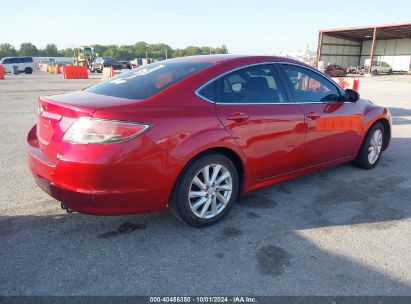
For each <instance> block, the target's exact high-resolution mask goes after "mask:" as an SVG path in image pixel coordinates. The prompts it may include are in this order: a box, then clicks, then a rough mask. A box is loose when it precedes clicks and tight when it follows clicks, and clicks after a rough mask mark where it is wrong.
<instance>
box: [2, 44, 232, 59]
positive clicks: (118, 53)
mask: <svg viewBox="0 0 411 304" xmlns="http://www.w3.org/2000/svg"><path fill="white" fill-rule="evenodd" d="M90 46H91V47H93V48H94V53H96V54H98V55H99V56H105V57H113V58H116V59H118V60H132V59H134V58H145V57H146V56H147V57H149V58H166V57H168V58H171V57H183V56H191V55H207V54H227V53H228V50H227V47H226V46H225V45H222V46H220V47H215V48H213V47H206V46H202V47H198V46H187V47H186V48H183V49H179V48H176V49H173V48H171V47H170V46H169V45H167V44H164V43H154V44H149V43H146V42H144V41H140V42H137V43H135V44H130V45H120V46H118V45H115V44H111V45H101V44H93V45H90ZM13 56H32V57H76V56H77V52H76V49H75V48H74V49H73V48H66V49H58V48H57V46H56V45H55V44H54V43H49V44H47V45H46V47H45V48H44V49H40V48H37V47H36V46H35V45H34V44H32V43H30V42H27V43H22V44H21V45H20V48H19V49H16V48H15V47H14V46H12V45H11V44H9V43H2V44H0V58H3V57H13Z"/></svg>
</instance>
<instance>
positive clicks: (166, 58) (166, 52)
mask: <svg viewBox="0 0 411 304" xmlns="http://www.w3.org/2000/svg"><path fill="white" fill-rule="evenodd" d="M167 55H168V54H167V49H166V60H167V59H168V58H167Z"/></svg>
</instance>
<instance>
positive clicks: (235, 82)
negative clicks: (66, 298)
mask: <svg viewBox="0 0 411 304" xmlns="http://www.w3.org/2000/svg"><path fill="white" fill-rule="evenodd" d="M390 137H391V117H390V114H389V111H388V109H387V108H384V107H380V106H377V105H374V104H372V103H371V102H370V101H367V100H362V99H359V94H358V93H357V92H355V91H352V90H345V91H344V90H343V89H342V88H341V87H339V85H338V84H336V83H335V82H333V81H332V80H331V79H329V78H328V77H327V76H325V75H324V74H323V73H320V72H318V71H317V70H315V69H313V68H311V67H310V66H307V65H305V64H303V63H300V62H297V61H293V60H290V59H286V58H280V57H252V56H247V57H246V56H244V57H241V56H230V55H210V56H195V57H186V58H178V59H172V60H167V61H161V62H157V63H153V64H150V65H146V66H142V67H140V68H138V69H135V70H131V71H129V72H125V73H122V74H120V75H117V76H116V77H114V78H111V79H109V80H106V81H104V82H101V83H98V84H96V85H94V86H92V87H90V88H88V89H85V90H83V91H81V92H73V93H68V94H62V95H54V96H48V97H40V101H39V106H38V118H37V122H36V124H35V126H34V127H33V128H32V129H31V130H30V132H29V134H28V139H27V142H28V154H29V166H30V169H31V171H32V172H33V175H34V177H35V180H36V181H37V184H38V185H39V186H40V187H41V188H42V189H43V190H45V191H46V192H47V193H49V194H50V195H51V196H52V197H54V198H56V199H57V200H59V201H60V202H62V206H63V207H64V208H66V209H67V210H75V211H79V212H83V213H88V214H97V215H116V214H130V213H139V212H148V211H154V210H159V209H162V208H166V207H170V209H171V210H172V211H173V213H174V214H175V215H176V216H177V217H179V218H181V219H182V220H184V221H185V222H187V223H188V224H190V225H193V226H197V227H200V226H206V225H209V224H212V223H215V222H217V221H218V220H220V219H221V218H222V217H223V216H224V215H226V214H227V212H228V211H229V209H230V208H231V207H232V205H233V204H234V201H235V200H236V198H237V197H238V195H239V194H243V193H247V192H250V191H253V190H255V189H258V188H261V187H264V186H267V185H271V184H273V183H277V182H281V181H284V180H287V179H290V178H293V177H296V176H299V175H302V174H305V173H308V172H312V171H315V170H318V169H321V168H325V167H329V166H333V165H337V164H341V163H345V162H351V161H352V162H353V163H354V164H355V165H356V166H358V167H362V168H366V169H371V168H374V167H375V166H376V165H377V164H378V161H379V160H380V157H381V154H382V151H384V150H385V149H386V148H387V147H388V145H389V142H390ZM337 187H338V185H337Z"/></svg>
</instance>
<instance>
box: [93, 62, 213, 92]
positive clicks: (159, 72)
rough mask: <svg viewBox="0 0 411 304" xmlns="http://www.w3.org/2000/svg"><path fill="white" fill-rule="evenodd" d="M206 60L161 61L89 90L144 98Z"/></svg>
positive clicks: (188, 72)
mask: <svg viewBox="0 0 411 304" xmlns="http://www.w3.org/2000/svg"><path fill="white" fill-rule="evenodd" d="M210 65H211V64H210V63H206V62H181V61H174V62H173V61H160V62H156V63H152V64H148V65H144V66H141V67H139V68H138V69H134V70H131V71H128V72H124V73H121V74H119V75H117V76H115V77H113V78H110V79H108V80H106V81H103V82H100V83H98V84H96V85H94V86H92V87H90V88H88V89H86V91H87V92H91V93H96V94H101V95H107V96H114V97H120V98H128V99H144V98H148V97H150V96H153V95H154V94H156V93H158V92H160V91H162V90H164V89H165V88H167V87H169V86H171V85H172V84H174V83H176V82H177V81H179V80H181V79H183V78H185V77H187V76H189V75H191V74H194V73H195V72H198V71H200V70H202V69H204V68H206V67H208V66H210Z"/></svg>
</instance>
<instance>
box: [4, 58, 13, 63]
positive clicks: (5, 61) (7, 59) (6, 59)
mask: <svg viewBox="0 0 411 304" xmlns="http://www.w3.org/2000/svg"><path fill="white" fill-rule="evenodd" d="M2 61H3V62H2V63H3V64H8V63H11V62H10V58H5V59H3V60H2Z"/></svg>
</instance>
